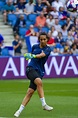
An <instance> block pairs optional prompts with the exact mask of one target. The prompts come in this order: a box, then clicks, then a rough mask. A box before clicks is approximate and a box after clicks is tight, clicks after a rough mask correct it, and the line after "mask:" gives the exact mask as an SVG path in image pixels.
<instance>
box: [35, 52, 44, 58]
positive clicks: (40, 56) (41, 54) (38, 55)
mask: <svg viewBox="0 0 78 118" xmlns="http://www.w3.org/2000/svg"><path fill="white" fill-rule="evenodd" d="M45 56H46V54H45V53H44V52H43V51H42V52H41V53H40V54H37V55H36V58H42V57H45Z"/></svg>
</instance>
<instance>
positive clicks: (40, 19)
mask: <svg viewBox="0 0 78 118" xmlns="http://www.w3.org/2000/svg"><path fill="white" fill-rule="evenodd" d="M45 24H46V18H45V17H44V14H43V12H41V13H40V15H39V16H37V17H36V23H35V26H36V27H38V28H41V27H44V26H45Z"/></svg>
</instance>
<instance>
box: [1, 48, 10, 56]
mask: <svg viewBox="0 0 78 118" xmlns="http://www.w3.org/2000/svg"><path fill="white" fill-rule="evenodd" d="M1 56H10V55H9V50H8V48H3V49H2V51H1Z"/></svg>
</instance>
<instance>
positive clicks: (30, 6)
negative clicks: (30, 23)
mask: <svg viewBox="0 0 78 118" xmlns="http://www.w3.org/2000/svg"><path fill="white" fill-rule="evenodd" d="M34 7H35V4H34V3H33V0H29V2H28V3H26V4H25V9H26V12H27V13H28V14H31V13H34Z"/></svg>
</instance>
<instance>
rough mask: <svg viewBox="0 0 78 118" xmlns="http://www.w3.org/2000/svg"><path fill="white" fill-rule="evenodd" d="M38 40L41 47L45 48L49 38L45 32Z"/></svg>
mask: <svg viewBox="0 0 78 118" xmlns="http://www.w3.org/2000/svg"><path fill="white" fill-rule="evenodd" d="M38 40H39V42H40V45H41V47H45V46H46V44H47V41H48V40H49V38H48V36H47V34H46V33H45V32H41V33H40V35H39V37H38Z"/></svg>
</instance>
